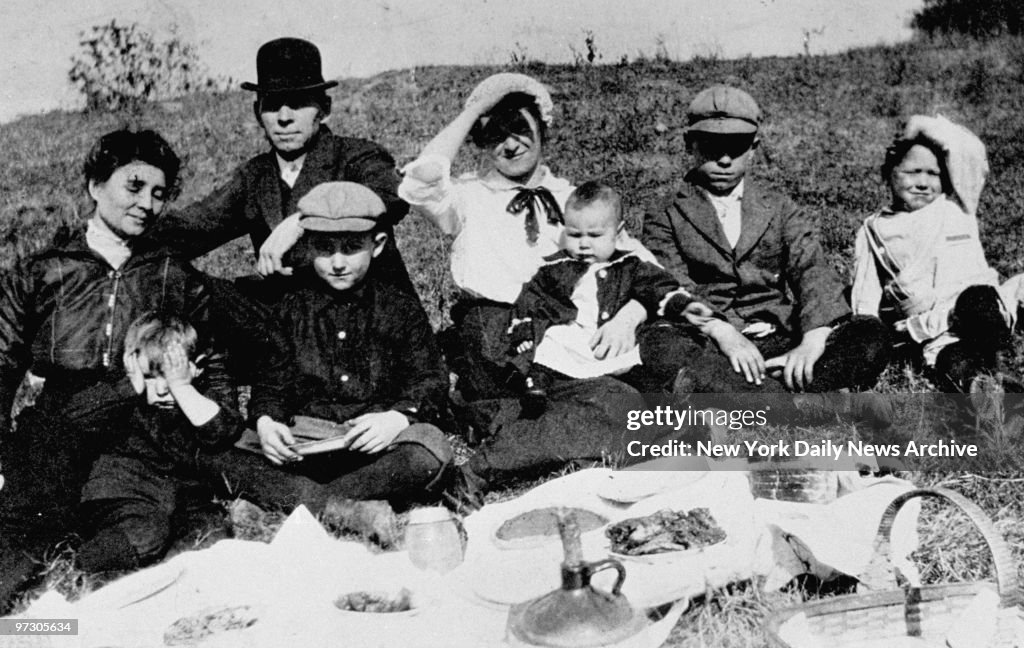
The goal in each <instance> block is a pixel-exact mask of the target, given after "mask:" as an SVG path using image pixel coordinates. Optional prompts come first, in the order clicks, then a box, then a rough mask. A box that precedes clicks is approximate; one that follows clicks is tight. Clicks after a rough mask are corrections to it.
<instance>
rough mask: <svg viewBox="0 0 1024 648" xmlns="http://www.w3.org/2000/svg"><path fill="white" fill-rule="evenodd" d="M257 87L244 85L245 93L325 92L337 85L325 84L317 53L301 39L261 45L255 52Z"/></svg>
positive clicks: (311, 44) (311, 45)
mask: <svg viewBox="0 0 1024 648" xmlns="http://www.w3.org/2000/svg"><path fill="white" fill-rule="evenodd" d="M256 79H257V82H256V83H249V82H248V81H246V82H245V83H243V84H242V88H244V89H245V90H254V91H256V92H259V93H261V94H272V93H282V92H308V91H311V90H326V89H327V88H333V87H334V86H336V85H338V82H337V81H324V75H323V72H322V71H321V65H320V50H318V49H317V48H316V45H314V44H313V43H310V42H309V41H306V40H302V39H301V38H278V39H277V40H272V41H270V42H269V43H264V44H263V46H261V47H260V49H259V51H258V52H256Z"/></svg>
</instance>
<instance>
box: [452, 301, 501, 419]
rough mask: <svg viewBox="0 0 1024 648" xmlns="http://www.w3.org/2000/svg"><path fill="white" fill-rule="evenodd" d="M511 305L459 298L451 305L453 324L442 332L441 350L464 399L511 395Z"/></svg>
mask: <svg viewBox="0 0 1024 648" xmlns="http://www.w3.org/2000/svg"><path fill="white" fill-rule="evenodd" d="M511 313H512V305H511V304H505V303H502V302H495V301H490V300H487V299H470V298H465V297H464V298H463V299H461V300H459V301H458V302H457V303H456V304H455V306H453V307H452V310H451V316H452V322H453V323H454V325H453V327H452V328H451V329H449V331H447V332H446V334H445V338H446V339H445V344H444V353H445V356H446V358H447V360H448V366H449V367H451V369H452V371H454V372H455V373H456V374H457V375H458V377H459V379H458V382H457V383H456V388H457V389H458V390H459V393H461V394H462V397H463V398H464V399H465V400H467V401H475V400H480V399H490V398H504V397H511V396H513V395H514V394H513V392H512V391H511V389H510V388H509V385H508V384H507V382H506V380H507V377H508V369H507V363H508V355H509V335H508V325H509V317H510V315H511Z"/></svg>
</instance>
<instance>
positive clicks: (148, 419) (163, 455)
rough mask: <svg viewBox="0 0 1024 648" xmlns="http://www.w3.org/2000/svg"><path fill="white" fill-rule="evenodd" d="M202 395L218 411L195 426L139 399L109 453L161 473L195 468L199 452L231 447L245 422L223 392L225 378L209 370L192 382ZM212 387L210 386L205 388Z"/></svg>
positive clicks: (229, 393)
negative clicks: (120, 439)
mask: <svg viewBox="0 0 1024 648" xmlns="http://www.w3.org/2000/svg"><path fill="white" fill-rule="evenodd" d="M194 384H195V386H196V388H197V389H198V390H199V391H200V392H202V394H203V395H204V396H206V397H207V398H209V399H210V400H213V401H215V402H216V403H217V404H218V405H220V411H219V412H217V414H216V415H215V416H214V417H213V418H212V419H210V420H209V421H207V422H206V423H204V424H202V425H199V426H196V425H192V423H191V422H190V421H189V420H188V418H187V417H186V416H185V414H184V413H182V411H181V410H180V409H178V408H177V407H175V408H173V409H166V410H164V409H160V408H157V407H153V406H152V405H148V404H146V402H145V400H144V398H145V397H144V396H139V401H138V402H137V404H136V406H135V409H134V411H133V412H132V415H131V417H130V418H129V420H128V425H127V428H128V429H127V435H126V436H127V438H126V439H125V441H124V442H123V443H122V444H120V445H118V446H117V447H115V448H112V449H111V450H109V454H112V455H116V456H119V457H131V458H133V459H140V460H142V461H144V462H145V463H146V465H147V466H148V467H149V468H151V469H153V470H156V471H158V472H160V473H162V474H170V473H172V472H174V471H175V470H178V469H181V468H186V469H192V468H195V466H196V457H197V456H198V455H199V454H200V453H212V452H217V451H220V450H224V449H226V448H229V447H231V444H233V443H234V442H235V441H236V440H237V439H238V437H239V436H240V435H241V434H242V430H244V429H245V420H244V419H243V418H242V415H241V414H239V412H238V410H237V409H236V406H235V402H237V401H236V394H235V391H234V390H233V389H226V387H227V386H229V385H230V383H229V382H228V381H227V380H226V377H215V376H211V375H210V373H209V371H207V372H204V373H203V375H202V376H200V377H199V378H198V379H197V382H196V383H194ZM208 384H212V385H213V386H212V387H207V385H208Z"/></svg>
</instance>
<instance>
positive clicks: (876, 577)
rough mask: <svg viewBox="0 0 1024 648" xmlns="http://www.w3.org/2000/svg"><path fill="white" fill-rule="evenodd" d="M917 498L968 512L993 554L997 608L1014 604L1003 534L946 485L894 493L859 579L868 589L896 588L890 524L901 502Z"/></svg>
mask: <svg viewBox="0 0 1024 648" xmlns="http://www.w3.org/2000/svg"><path fill="white" fill-rule="evenodd" d="M917 497H937V498H939V499H943V500H946V501H947V502H950V503H951V504H953V505H954V506H956V507H957V508H959V509H960V510H961V511H963V512H964V513H965V514H966V515H967V517H968V518H969V519H970V520H971V522H972V523H973V524H974V526H975V527H976V528H977V529H978V531H980V532H981V535H982V537H983V538H984V539H985V543H986V544H987V545H988V550H989V552H990V553H991V554H992V564H993V565H994V567H995V572H996V588H997V590H998V592H999V604H1000V607H1003V608H1008V607H1012V606H1014V605H1017V602H1018V597H1019V592H1018V583H1017V570H1016V568H1015V567H1014V563H1013V556H1012V555H1011V554H1010V549H1009V547H1008V546H1007V545H1006V541H1005V540H1003V536H1002V534H1000V533H999V531H998V530H997V529H996V528H995V525H993V524H992V521H991V520H990V519H989V517H988V515H987V514H986V513H985V512H984V511H983V510H981V507H979V506H978V505H977V504H975V503H974V502H972V501H971V500H969V499H967V498H966V497H964V496H963V495H961V494H960V493H958V492H956V491H952V490H949V489H948V488H941V487H935V488H919V489H916V490H912V491H908V492H906V493H902V494H900V495H897V496H896V498H895V499H894V500H893V501H892V503H890V504H889V506H888V507H887V508H886V509H885V513H883V514H882V521H881V522H880V523H879V525H878V533H877V535H876V536H875V545H874V556H873V557H872V559H871V563H870V564H869V565H868V567H867V568H866V569H865V571H864V574H863V575H862V576H861V577H860V580H861V582H862V583H864V584H865V585H866V586H867V587H868V588H869V589H894V588H895V587H896V582H895V580H896V579H895V574H894V571H895V570H894V567H893V565H892V544H891V536H892V525H893V522H894V521H895V520H896V514H897V513H899V511H900V509H901V508H903V505H904V504H906V503H907V502H909V501H910V500H912V499H914V498H917Z"/></svg>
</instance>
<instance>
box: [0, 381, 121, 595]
mask: <svg viewBox="0 0 1024 648" xmlns="http://www.w3.org/2000/svg"><path fill="white" fill-rule="evenodd" d="M47 389H48V390H49V391H47V390H46V389H44V391H43V393H42V394H40V396H39V398H38V399H37V401H36V405H35V406H34V407H29V408H26V409H25V410H23V411H22V412H21V414H20V415H19V416H18V420H17V429H16V430H15V431H14V432H11V433H10V434H7V435H6V437H5V438H3V439H2V441H3V452H2V456H3V460H4V463H3V467H2V472H3V475H4V487H3V489H2V490H0V611H3V610H4V608H5V607H6V606H7V605H8V604H9V603H10V600H11V597H12V596H13V595H14V593H15V592H16V591H17V590H18V589H19V588H20V587H21V586H22V585H23V584H24V583H25V581H26V580H28V579H29V578H30V577H31V576H32V575H33V574H34V573H35V572H36V570H37V569H38V567H39V564H40V562H39V561H41V560H42V559H43V557H44V555H45V554H46V552H47V551H48V550H49V549H50V548H51V547H53V545H54V544H55V543H57V542H59V541H60V540H62V539H64V538H65V537H67V536H68V534H70V533H71V532H72V531H74V530H76V527H77V524H78V520H79V517H78V511H79V501H80V497H81V490H82V485H83V484H84V483H85V480H86V478H87V477H88V475H89V470H90V467H91V466H92V463H93V461H94V460H95V458H96V457H97V456H99V454H100V453H101V452H102V451H103V450H104V449H105V448H107V447H110V446H112V445H113V444H115V443H117V442H118V430H121V429H123V426H119V425H117V421H118V420H125V418H126V417H127V416H128V412H129V411H130V408H131V406H132V401H130V400H129V401H127V402H126V403H118V402H116V401H111V400H108V399H106V398H101V397H100V394H101V393H102V394H103V395H104V396H107V397H109V393H108V392H109V390H108V389H107V388H106V387H103V388H102V389H100V388H97V389H96V390H93V389H91V388H86V389H83V390H81V391H79V392H77V393H74V394H67V393H60V392H59V391H57V390H54V389H52V386H51V385H47Z"/></svg>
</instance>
